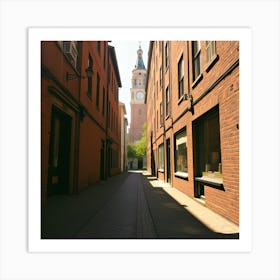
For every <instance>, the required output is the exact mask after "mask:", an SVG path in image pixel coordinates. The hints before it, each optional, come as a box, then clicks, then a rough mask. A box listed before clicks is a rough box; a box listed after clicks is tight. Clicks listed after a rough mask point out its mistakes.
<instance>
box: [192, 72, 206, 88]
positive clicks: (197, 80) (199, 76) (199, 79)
mask: <svg viewBox="0 0 280 280" xmlns="http://www.w3.org/2000/svg"><path fill="white" fill-rule="evenodd" d="M202 78H203V74H202V73H200V74H199V75H198V76H197V78H196V79H195V81H194V82H193V83H192V88H195V87H196V86H197V84H198V83H199V82H200V81H201V80H202Z"/></svg>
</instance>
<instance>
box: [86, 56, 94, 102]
mask: <svg viewBox="0 0 280 280" xmlns="http://www.w3.org/2000/svg"><path fill="white" fill-rule="evenodd" d="M92 64H93V62H92V58H91V56H90V54H89V55H88V67H91V68H92ZM87 79H88V89H87V94H88V96H89V97H90V98H91V97H92V77H88V78H87Z"/></svg>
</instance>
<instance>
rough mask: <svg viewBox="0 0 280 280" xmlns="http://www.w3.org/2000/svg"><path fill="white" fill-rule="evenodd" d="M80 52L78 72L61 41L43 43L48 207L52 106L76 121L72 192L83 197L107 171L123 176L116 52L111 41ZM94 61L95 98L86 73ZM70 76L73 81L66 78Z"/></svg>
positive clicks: (44, 185)
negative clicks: (86, 190) (89, 87)
mask: <svg viewBox="0 0 280 280" xmlns="http://www.w3.org/2000/svg"><path fill="white" fill-rule="evenodd" d="M77 53H78V58H77V64H76V67H74V66H73V64H71V62H70V60H69V55H68V56H67V55H66V54H65V53H64V52H63V50H62V48H61V46H60V45H59V43H58V42H56V41H48V42H42V44H41V64H42V82H41V116H42V123H41V124H42V133H41V139H42V143H41V147H42V148H41V149H42V152H41V154H42V161H41V171H42V176H41V178H42V179H41V180H42V202H43V204H45V203H46V201H47V190H48V177H49V152H50V134H51V118H52V107H53V106H55V107H57V108H59V109H60V110H61V111H62V112H64V113H65V114H67V115H68V116H69V117H71V135H70V138H71V139H70V152H69V153H70V155H69V161H70V163H69V187H67V192H68V193H70V194H71V193H76V192H80V191H82V190H84V189H85V188H86V187H88V186H89V185H92V184H94V183H96V182H97V181H99V180H100V178H101V169H102V168H103V169H104V176H105V177H106V176H111V175H114V174H117V173H119V172H120V156H121V154H120V153H121V149H120V135H121V131H120V122H119V111H118V110H119V105H118V103H119V101H118V88H119V86H120V79H119V73H118V65H117V61H116V56H115V51H114V48H113V47H111V46H109V45H108V42H106V41H100V42H97V41H83V42H79V43H78V44H77ZM89 56H90V57H91V59H92V63H93V65H92V66H93V76H92V92H91V94H88V84H89V81H88V77H87V75H86V71H85V69H86V68H87V67H88V66H89ZM67 73H68V74H70V75H71V77H72V78H71V79H67ZM98 77H99V87H98ZM98 88H99V91H98ZM102 143H103V144H102ZM103 145H104V147H102V146H103ZM102 148H104V151H103V156H104V160H103V166H102V165H101V149H102Z"/></svg>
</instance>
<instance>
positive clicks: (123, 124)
mask: <svg viewBox="0 0 280 280" xmlns="http://www.w3.org/2000/svg"><path fill="white" fill-rule="evenodd" d="M127 126H128V121H127V118H126V108H125V104H124V103H122V102H119V127H120V131H121V132H120V137H121V139H120V143H121V157H120V167H121V172H123V171H126V169H127Z"/></svg>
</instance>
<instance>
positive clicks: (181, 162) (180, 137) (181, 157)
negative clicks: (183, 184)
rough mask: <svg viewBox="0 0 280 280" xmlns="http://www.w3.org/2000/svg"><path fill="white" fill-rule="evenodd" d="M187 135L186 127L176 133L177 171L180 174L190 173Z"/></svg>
mask: <svg viewBox="0 0 280 280" xmlns="http://www.w3.org/2000/svg"><path fill="white" fill-rule="evenodd" d="M187 162H188V154H187V135H186V129H183V130H182V131H180V132H178V133H177V134H176V135H175V172H176V173H177V174H175V175H179V176H182V177H183V176H187V173H188V163H187Z"/></svg>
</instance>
